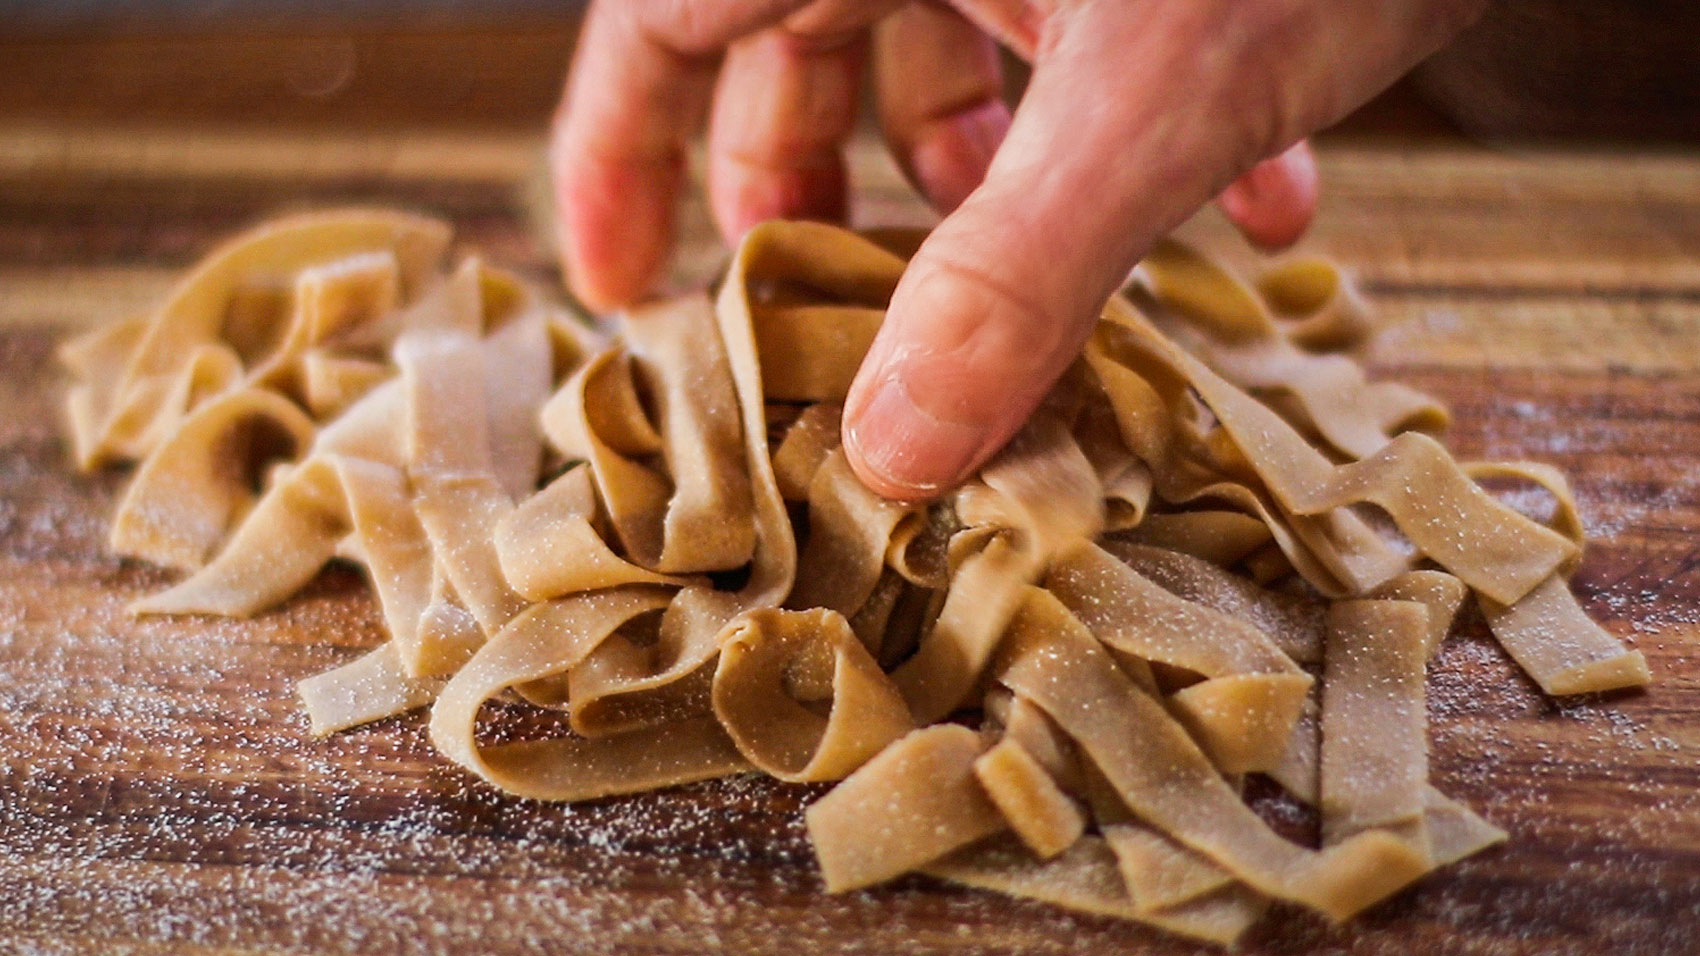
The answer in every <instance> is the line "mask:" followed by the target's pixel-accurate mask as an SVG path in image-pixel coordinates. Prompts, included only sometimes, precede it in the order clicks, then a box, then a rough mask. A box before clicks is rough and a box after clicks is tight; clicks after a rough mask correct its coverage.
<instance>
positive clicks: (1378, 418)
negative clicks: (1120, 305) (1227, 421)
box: [1138, 241, 1448, 458]
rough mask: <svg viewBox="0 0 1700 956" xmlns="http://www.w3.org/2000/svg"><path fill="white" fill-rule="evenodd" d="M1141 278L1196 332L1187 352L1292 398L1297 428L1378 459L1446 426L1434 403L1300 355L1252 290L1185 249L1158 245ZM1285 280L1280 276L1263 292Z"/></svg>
mask: <svg viewBox="0 0 1700 956" xmlns="http://www.w3.org/2000/svg"><path fill="white" fill-rule="evenodd" d="M1138 274H1139V275H1140V276H1141V277H1143V279H1144V280H1145V285H1146V287H1147V288H1149V289H1150V291H1151V293H1152V294H1153V295H1154V296H1155V298H1156V299H1157V301H1158V302H1160V303H1161V304H1162V305H1163V306H1164V307H1166V308H1169V309H1173V310H1175V311H1177V312H1179V313H1181V314H1182V315H1184V316H1186V318H1187V319H1188V320H1189V322H1188V324H1187V325H1186V326H1185V327H1184V328H1183V329H1182V331H1184V332H1192V333H1195V335H1194V336H1193V337H1192V341H1191V342H1189V345H1190V346H1191V347H1192V349H1193V350H1194V351H1195V352H1197V353H1198V354H1199V355H1201V356H1203V357H1204V359H1205V361H1207V362H1208V363H1210V365H1211V366H1212V367H1213V368H1215V369H1216V370H1217V371H1218V372H1220V373H1221V374H1222V375H1224V376H1225V377H1227V378H1228V379H1229V380H1230V381H1233V382H1234V383H1235V384H1236V385H1239V386H1240V387H1241V388H1247V389H1254V390H1282V391H1285V392H1287V393H1289V394H1291V396H1292V397H1293V399H1294V400H1295V401H1294V403H1293V409H1294V411H1295V412H1297V414H1296V416H1295V418H1296V424H1298V425H1300V426H1301V427H1304V428H1308V429H1310V430H1313V431H1315V432H1316V433H1318V434H1320V435H1321V436H1322V437H1323V438H1324V439H1325V440H1326V441H1328V443H1329V444H1331V445H1333V446H1334V447H1335V448H1336V449H1338V450H1339V451H1341V452H1343V453H1345V454H1346V455H1349V456H1351V457H1353V458H1364V457H1367V456H1369V455H1372V454H1374V453H1375V452H1376V451H1377V450H1379V449H1380V448H1381V447H1382V446H1383V445H1385V444H1387V440H1388V438H1389V437H1390V434H1395V433H1397V432H1399V431H1404V430H1411V429H1414V430H1419V431H1428V432H1439V431H1441V430H1443V429H1444V428H1445V427H1446V424H1447V419H1448V416H1447V414H1446V410H1445V409H1444V408H1442V407H1441V406H1440V405H1439V403H1437V402H1435V401H1434V399H1432V398H1429V397H1428V396H1426V395H1422V394H1420V393H1418V392H1415V391H1412V390H1411V389H1408V388H1405V387H1404V386H1402V385H1399V384H1397V383H1392V382H1374V383H1371V382H1368V381H1366V380H1365V378H1364V373H1363V369H1362V367H1360V366H1359V365H1358V364H1357V363H1356V362H1353V361H1351V360H1349V359H1347V358H1345V357H1343V356H1338V355H1316V354H1312V353H1308V352H1304V351H1301V350H1300V349H1299V348H1297V347H1296V346H1295V345H1294V344H1293V343H1292V341H1291V340H1290V339H1288V337H1287V336H1285V335H1283V334H1281V332H1280V330H1279V329H1278V328H1277V327H1276V325H1275V322H1274V320H1273V319H1272V318H1271V317H1270V316H1269V313H1268V311H1267V310H1266V309H1265V308H1264V305H1263V302H1262V301H1260V300H1259V299H1258V297H1257V296H1256V295H1255V294H1254V293H1253V292H1252V290H1251V289H1249V288H1247V287H1246V286H1245V285H1243V284H1242V283H1240V282H1239V280H1237V279H1235V278H1234V277H1233V276H1232V275H1230V274H1229V273H1227V272H1226V271H1224V270H1222V269H1221V268H1219V267H1218V266H1217V265H1216V264H1215V263H1213V262H1211V261H1210V260H1208V259H1206V258H1204V257H1203V256H1201V255H1199V254H1198V253H1197V252H1195V251H1193V250H1192V249H1190V248H1188V247H1186V246H1184V245H1182V244H1181V243H1178V242H1174V241H1165V242H1162V243H1159V244H1158V245H1157V247H1156V248H1155V249H1153V250H1152V251H1151V253H1150V254H1149V255H1147V256H1146V257H1145V259H1144V260H1143V261H1142V262H1141V263H1140V265H1139V270H1138ZM1281 281H1282V276H1281V275H1280V274H1279V273H1277V274H1275V275H1274V276H1268V277H1266V278H1265V286H1269V285H1275V286H1277V287H1278V286H1279V285H1280V283H1281ZM1336 281H1338V277H1336ZM1284 291H1285V290H1283V289H1280V288H1276V289H1275V290H1274V292H1275V294H1276V295H1282V294H1283V292H1284ZM1286 304H1289V305H1292V304H1296V303H1295V302H1294V301H1293V300H1292V299H1291V298H1289V299H1288V300H1287V301H1286Z"/></svg>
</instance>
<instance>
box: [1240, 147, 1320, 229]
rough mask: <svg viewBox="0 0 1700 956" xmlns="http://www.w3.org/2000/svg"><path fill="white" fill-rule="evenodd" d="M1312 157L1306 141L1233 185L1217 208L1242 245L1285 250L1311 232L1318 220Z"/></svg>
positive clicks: (1316, 185) (1314, 162)
mask: <svg viewBox="0 0 1700 956" xmlns="http://www.w3.org/2000/svg"><path fill="white" fill-rule="evenodd" d="M1317 196H1318V173H1317V167H1316V157H1315V155H1314V154H1312V152H1311V150H1310V146H1309V144H1308V143H1306V142H1304V141H1300V142H1298V143H1297V144H1295V145H1293V146H1292V147H1291V148H1289V149H1288V150H1287V151H1286V152H1284V153H1282V154H1281V155H1279V156H1276V157H1273V158H1271V159H1266V160H1264V161H1263V162H1261V163H1258V164H1257V165H1256V166H1253V167H1252V168H1251V170H1250V171H1249V172H1247V173H1246V174H1245V175H1243V176H1241V177H1240V178H1239V179H1237V180H1235V181H1234V183H1233V184H1232V185H1230V186H1229V187H1228V188H1227V189H1226V190H1223V192H1222V195H1221V196H1220V197H1219V198H1218V200H1217V202H1218V204H1219V205H1220V206H1221V207H1222V212H1223V213H1224V214H1226V215H1227V217H1228V219H1229V220H1230V221H1232V222H1233V223H1234V225H1235V226H1236V227H1238V229H1239V230H1240V232H1241V233H1242V234H1244V235H1245V237H1246V239H1247V240H1249V241H1250V242H1252V243H1253V244H1254V245H1257V246H1260V247H1262V248H1265V249H1284V248H1286V247H1287V246H1290V245H1292V244H1293V243H1295V242H1297V241H1298V240H1299V239H1300V238H1301V237H1302V236H1303V235H1304V233H1305V230H1306V229H1308V228H1310V223H1311V220H1312V218H1314V216H1315V214H1316V203H1317Z"/></svg>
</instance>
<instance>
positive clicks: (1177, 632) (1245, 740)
mask: <svg viewBox="0 0 1700 956" xmlns="http://www.w3.org/2000/svg"><path fill="white" fill-rule="evenodd" d="M1044 586H1045V589H1046V590H1047V591H1049V592H1050V593H1051V594H1052V595H1054V596H1055V597H1056V599H1057V600H1059V601H1060V602H1062V604H1063V606H1064V607H1066V608H1068V609H1069V611H1071V612H1072V613H1073V615H1074V617H1075V618H1076V619H1077V620H1079V621H1080V622H1081V623H1082V624H1084V625H1085V626H1086V628H1087V630H1089V631H1091V633H1092V635H1093V636H1094V637H1096V638H1097V639H1098V640H1100V641H1102V642H1103V643H1104V644H1106V645H1108V646H1109V647H1112V648H1115V649H1117V650H1120V651H1123V652H1125V653H1128V654H1131V655H1133V656H1135V657H1138V658H1141V659H1143V660H1147V661H1159V662H1161V663H1163V664H1167V665H1169V666H1172V667H1179V668H1183V669H1185V670H1188V671H1191V672H1194V673H1196V674H1199V675H1201V676H1203V677H1204V678H1205V680H1203V681H1202V682H1200V683H1197V684H1193V685H1192V686H1190V687H1187V688H1185V689H1183V690H1180V691H1178V692H1176V693H1175V694H1174V695H1173V696H1171V697H1170V698H1169V702H1170V705H1171V706H1172V707H1173V708H1174V709H1175V711H1176V715H1177V716H1178V717H1179V718H1180V719H1181V721H1182V723H1184V724H1185V725H1186V726H1187V728H1188V729H1189V730H1190V731H1192V734H1193V736H1194V737H1195V738H1196V739H1197V740H1198V742H1199V744H1200V745H1201V746H1202V747H1204V749H1205V750H1206V751H1207V752H1208V753H1209V754H1210V756H1211V759H1212V760H1214V761H1215V763H1216V765H1217V766H1218V767H1219V768H1220V769H1222V770H1223V771H1225V772H1228V773H1246V772H1250V771H1255V770H1268V769H1270V768H1272V767H1274V766H1275V765H1276V764H1277V763H1279V762H1280V759H1281V755H1282V754H1283V753H1284V752H1285V751H1286V746H1287V738H1288V737H1289V736H1290V735H1291V733H1292V727H1293V723H1294V721H1296V720H1297V719H1298V716H1299V709H1300V707H1301V706H1302V705H1303V703H1304V698H1305V693H1306V692H1307V691H1308V690H1309V688H1310V684H1311V678H1310V675H1308V674H1306V673H1305V672H1304V671H1303V670H1301V669H1300V668H1299V666H1298V665H1297V664H1295V663H1294V662H1293V660H1292V658H1290V657H1288V656H1287V655H1286V654H1285V653H1284V652H1283V651H1282V650H1281V648H1280V647H1278V646H1277V645H1276V644H1275V642H1274V641H1272V640H1271V639H1270V637H1269V635H1267V634H1265V633H1264V632H1263V631H1261V630H1259V629H1258V628H1257V627H1256V626H1254V625H1253V624H1250V623H1247V622H1246V621H1244V620H1241V619H1237V618H1234V617H1230V616H1228V615H1227V614H1223V613H1221V612H1218V611H1215V610H1212V609H1211V608H1209V607H1208V606H1206V605H1204V604H1199V603H1195V602H1192V601H1188V600H1185V599H1183V598H1180V597H1176V596H1175V595H1173V594H1171V593H1170V592H1169V591H1166V590H1164V589H1163V588H1161V587H1159V586H1158V585H1157V584H1155V583H1153V582H1152V581H1151V580H1150V579H1148V578H1146V577H1144V576H1143V575H1141V574H1140V573H1139V572H1137V571H1135V570H1133V569H1132V568H1130V567H1128V566H1127V565H1126V564H1124V563H1122V562H1121V561H1118V560H1116V558H1115V557H1114V556H1112V555H1110V554H1108V553H1107V552H1105V551H1104V550H1103V549H1102V548H1099V547H1097V546H1096V545H1092V544H1087V543H1082V544H1081V545H1080V546H1079V547H1077V548H1075V549H1074V550H1071V551H1068V552H1065V553H1064V554H1063V555H1061V556H1060V557H1059V558H1058V559H1057V560H1056V561H1055V562H1053V563H1052V564H1051V568H1050V571H1049V573H1048V574H1047V575H1046V576H1045V579H1044Z"/></svg>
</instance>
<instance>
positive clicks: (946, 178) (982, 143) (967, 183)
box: [909, 100, 1011, 213]
mask: <svg viewBox="0 0 1700 956" xmlns="http://www.w3.org/2000/svg"><path fill="white" fill-rule="evenodd" d="M1010 120H1011V116H1010V110H1009V107H1008V106H1007V105H1005V104H1004V102H1003V101H1002V100H986V101H983V102H981V103H979V104H978V105H976V106H973V107H970V108H968V109H965V110H962V111H960V112H957V113H954V114H951V115H950V116H947V117H944V118H942V119H939V120H935V121H933V122H931V123H929V124H927V125H926V127H924V128H923V130H922V131H921V133H920V134H919V137H918V139H917V141H916V142H915V145H914V147H913V149H912V150H911V151H910V155H909V163H910V167H911V168H912V169H913V171H914V176H915V182H916V185H918V186H919V187H920V189H921V192H922V193H923V194H925V195H926V197H927V200H928V201H929V202H931V203H932V204H933V207H934V208H936V209H938V211H939V212H941V213H949V212H952V211H954V210H955V209H956V207H958V206H960V205H962V201H963V200H965V199H967V198H968V194H969V193H972V192H973V191H974V189H975V188H976V187H978V186H979V185H980V182H981V180H983V179H985V178H986V170H987V168H989V167H990V166H991V165H992V157H993V156H994V155H996V154H997V151H998V147H999V146H1001V145H1002V144H1003V139H1004V136H1005V135H1007V134H1008V133H1009V125H1010Z"/></svg>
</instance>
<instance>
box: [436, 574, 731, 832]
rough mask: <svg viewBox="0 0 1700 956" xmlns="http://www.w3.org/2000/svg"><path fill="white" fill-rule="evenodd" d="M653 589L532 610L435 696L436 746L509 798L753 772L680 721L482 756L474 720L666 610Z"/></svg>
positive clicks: (710, 730)
mask: <svg viewBox="0 0 1700 956" xmlns="http://www.w3.org/2000/svg"><path fill="white" fill-rule="evenodd" d="M667 601H668V593H667V591H665V590H663V589H658V588H647V587H631V588H620V589H616V590H612V591H601V592H592V593H588V594H581V595H575V596H573V597H570V598H562V599H560V600H557V601H550V602H546V603H543V604H536V605H533V606H532V607H531V608H529V609H528V610H527V611H526V612H525V613H523V614H521V615H520V616H518V617H516V618H514V619H513V620H512V621H511V622H510V623H509V624H508V625H507V626H506V627H504V628H503V629H502V630H501V631H499V632H498V633H497V634H496V635H495V636H494V637H492V638H491V639H490V641H489V642H488V643H487V644H485V645H484V646H483V647H482V648H480V649H479V651H478V653H477V654H475V655H474V656H473V658H472V660H470V661H468V662H467V664H466V666H465V667H462V668H461V669H460V671H458V672H457V673H456V674H455V676H454V677H453V678H451V679H450V680H449V682H448V684H447V685H446V686H445V687H443V689H442V691H441V693H440V694H439V695H438V696H437V702H436V704H435V705H434V706H433V707H432V709H431V723H430V733H431V741H432V743H434V744H435V745H436V746H437V748H438V749H439V750H441V751H442V752H443V754H444V755H445V756H447V757H448V758H449V759H451V760H453V761H455V762H456V763H458V764H460V765H461V766H463V767H466V768H467V769H469V770H471V771H473V772H474V773H477V774H478V775H479V776H481V777H483V778H484V779H486V780H488V781H490V782H491V783H493V784H495V785H496V786H499V787H501V788H502V789H503V790H506V791H508V792H510V793H516V794H519V795H521V796H527V797H533V798H536V799H542V800H585V799H590V798H593V797H601V796H608V795H610V794H616V793H631V792H634V791H641V790H652V789H655V788H657V787H664V786H669V785H672V784H677V783H685V782H689V781H692V780H702V779H706V778H710V777H719V776H725V775H727V774H729V773H736V772H739V771H741V770H744V769H746V768H747V764H745V763H744V761H743V759H742V758H740V757H739V756H738V753H737V750H736V749H735V748H733V747H732V745H731V741H730V740H728V739H727V738H726V735H725V734H724V732H722V731H721V730H720V727H719V725H718V724H717V723H716V722H714V721H713V720H711V719H710V720H704V719H701V718H698V719H694V720H689V719H688V720H684V721H680V722H678V723H676V724H674V725H672V726H669V727H668V728H666V729H665V731H663V732H656V731H651V730H639V731H637V732H635V733H627V734H615V735H610V736H606V737H601V738H597V739H593V740H585V739H580V738H557V739H551V740H541V741H526V742H521V743H514V744H508V745H504V746H499V747H493V748H487V747H481V746H479V744H478V740H477V733H476V731H477V723H478V713H479V711H480V710H481V709H482V707H483V705H484V703H485V702H486V701H488V700H490V699H491V698H493V697H495V696H496V695H498V694H500V693H501V692H502V691H503V690H506V689H508V688H510V687H515V686H517V685H521V684H525V683H529V682H534V681H542V680H544V679H546V678H550V677H553V676H555V675H558V674H560V673H562V672H564V671H567V670H569V669H570V668H572V667H573V666H574V665H575V664H577V663H578V662H580V661H582V660H583V659H584V658H585V656H586V655H588V654H589V653H590V652H591V651H592V650H593V649H594V648H595V647H596V646H597V645H598V644H599V643H601V642H602V641H605V640H607V639H608V638H609V637H610V635H612V634H614V633H615V632H616V630H617V629H618V628H619V627H620V626H621V625H623V624H625V623H626V622H628V621H630V620H631V619H632V618H634V617H637V616H638V615H640V614H643V613H645V612H647V611H654V610H658V609H660V608H662V607H665V606H666V605H667Z"/></svg>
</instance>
